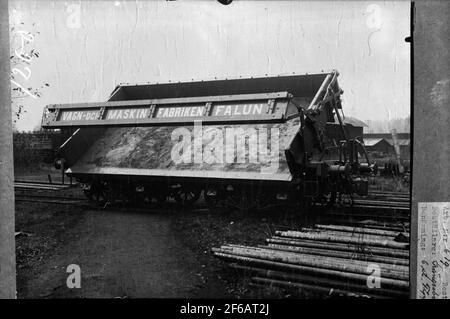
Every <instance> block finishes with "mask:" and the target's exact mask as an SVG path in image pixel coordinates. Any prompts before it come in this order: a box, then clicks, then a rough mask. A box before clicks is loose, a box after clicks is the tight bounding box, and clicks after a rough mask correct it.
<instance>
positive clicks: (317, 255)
mask: <svg viewBox="0 0 450 319" xmlns="http://www.w3.org/2000/svg"><path fill="white" fill-rule="evenodd" d="M380 228H381V226H380V227H378V228H371V227H370V226H367V225H364V226H361V225H358V226H356V227H352V226H349V225H323V224H319V225H316V226H315V227H314V228H302V229H301V230H287V231H277V232H276V235H275V236H273V237H271V238H268V239H267V240H266V241H267V244H266V245H259V246H257V247H254V246H243V245H231V244H229V245H223V246H221V247H220V248H213V252H214V254H215V256H217V257H219V258H221V259H224V260H226V261H228V262H230V267H231V268H233V269H236V270H239V271H240V272H243V273H244V274H250V275H251V276H252V284H253V285H254V286H257V287H267V286H270V287H281V288H284V289H290V290H292V289H294V290H302V291H314V292H317V293H320V294H326V295H333V296H334V295H342V296H363V297H374V298H383V297H384V298H400V297H407V296H408V289H409V250H408V249H409V243H405V242H399V241H398V237H399V236H398V235H399V234H402V235H403V236H404V237H405V238H408V236H409V234H407V233H405V232H398V231H395V229H396V227H390V228H389V229H388V230H385V229H380ZM398 229H401V228H398ZM400 237H401V236H400Z"/></svg>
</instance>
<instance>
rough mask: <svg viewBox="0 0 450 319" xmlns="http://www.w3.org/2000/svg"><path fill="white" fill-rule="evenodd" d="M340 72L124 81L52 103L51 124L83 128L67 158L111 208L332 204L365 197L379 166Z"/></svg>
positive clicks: (69, 168)
mask: <svg viewBox="0 0 450 319" xmlns="http://www.w3.org/2000/svg"><path fill="white" fill-rule="evenodd" d="M338 75H339V73H338V72H337V71H336V70H333V71H330V72H322V73H317V74H302V75H297V74H293V75H288V76H272V77H258V78H239V79H224V80H212V81H191V82H178V83H170V82H169V83H163V84H158V83H156V84H143V85H119V86H117V87H116V88H115V90H114V91H113V92H112V94H111V95H110V97H109V99H108V101H107V102H98V103H76V104H56V105H48V106H47V107H46V108H45V110H44V114H43V119H42V127H43V128H47V129H54V128H60V129H65V128H71V129H74V128H75V129H76V130H75V132H74V133H73V134H72V136H70V138H68V139H67V140H66V141H65V142H64V143H63V144H62V145H61V147H60V157H61V160H60V161H58V163H59V164H62V165H64V167H65V169H66V174H67V175H68V176H72V177H74V178H75V179H77V180H78V181H79V182H80V183H81V184H82V185H83V187H84V190H85V193H86V195H87V196H88V197H89V198H90V199H93V200H95V201H97V202H99V203H100V204H105V203H112V202H116V201H139V202H142V203H148V204H150V203H151V204H154V203H159V202H162V201H164V200H166V199H167V198H169V197H171V198H174V199H175V200H176V201H178V202H180V203H182V204H192V203H193V202H195V201H196V200H197V199H198V198H199V197H201V194H203V197H204V199H205V200H206V201H207V202H208V203H209V204H213V205H216V204H217V203H219V202H223V201H225V202H228V203H232V205H235V206H239V207H242V206H246V207H248V206H256V205H264V203H269V202H273V201H275V202H277V201H285V200H286V201H289V202H301V201H304V200H306V201H310V202H314V203H319V204H320V205H322V204H323V205H330V204H333V203H334V202H335V199H336V196H337V195H339V198H342V196H350V197H351V195H352V194H354V193H358V194H361V195H364V194H366V193H367V186H368V183H367V179H366V178H365V177H364V175H367V174H371V173H373V172H374V170H376V165H374V164H372V163H370V161H369V159H368V158H367V155H366V153H365V149H364V145H363V144H362V143H361V142H360V140H359V139H357V138H356V136H352V134H349V130H347V127H346V125H345V123H344V121H343V113H342V103H341V94H342V93H343V91H342V89H341V88H340V87H339V84H338V80H337V78H338ZM336 125H337V126H338V127H339V130H338V134H337V133H336ZM331 127H333V129H331ZM327 128H328V130H327ZM361 155H362V156H361ZM361 158H363V160H360V159H361Z"/></svg>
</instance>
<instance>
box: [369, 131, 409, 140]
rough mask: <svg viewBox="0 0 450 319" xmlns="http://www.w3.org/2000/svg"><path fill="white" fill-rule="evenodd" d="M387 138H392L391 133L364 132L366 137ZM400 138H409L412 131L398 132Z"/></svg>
mask: <svg viewBox="0 0 450 319" xmlns="http://www.w3.org/2000/svg"><path fill="white" fill-rule="evenodd" d="M366 137H367V138H369V137H370V138H385V139H387V140H388V139H392V134H391V133H364V138H366ZM397 138H398V139H409V138H410V133H397Z"/></svg>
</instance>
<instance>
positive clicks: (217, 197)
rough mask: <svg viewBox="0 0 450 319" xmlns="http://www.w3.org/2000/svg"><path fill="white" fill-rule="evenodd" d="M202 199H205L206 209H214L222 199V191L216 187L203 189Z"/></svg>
mask: <svg viewBox="0 0 450 319" xmlns="http://www.w3.org/2000/svg"><path fill="white" fill-rule="evenodd" d="M203 197H204V198H205V202H206V205H208V207H211V208H215V207H217V206H218V205H219V202H220V201H221V200H222V199H223V191H222V190H221V189H219V188H216V187H209V188H205V190H204V191H203Z"/></svg>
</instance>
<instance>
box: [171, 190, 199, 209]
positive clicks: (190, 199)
mask: <svg viewBox="0 0 450 319" xmlns="http://www.w3.org/2000/svg"><path fill="white" fill-rule="evenodd" d="M200 193H201V190H199V189H198V188H196V187H194V186H192V185H191V186H189V187H188V186H183V185H181V186H176V187H174V189H173V197H174V198H175V200H176V202H177V203H179V204H181V205H183V206H190V205H192V204H194V203H195V202H196V201H197V199H198V198H199V197H200Z"/></svg>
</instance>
